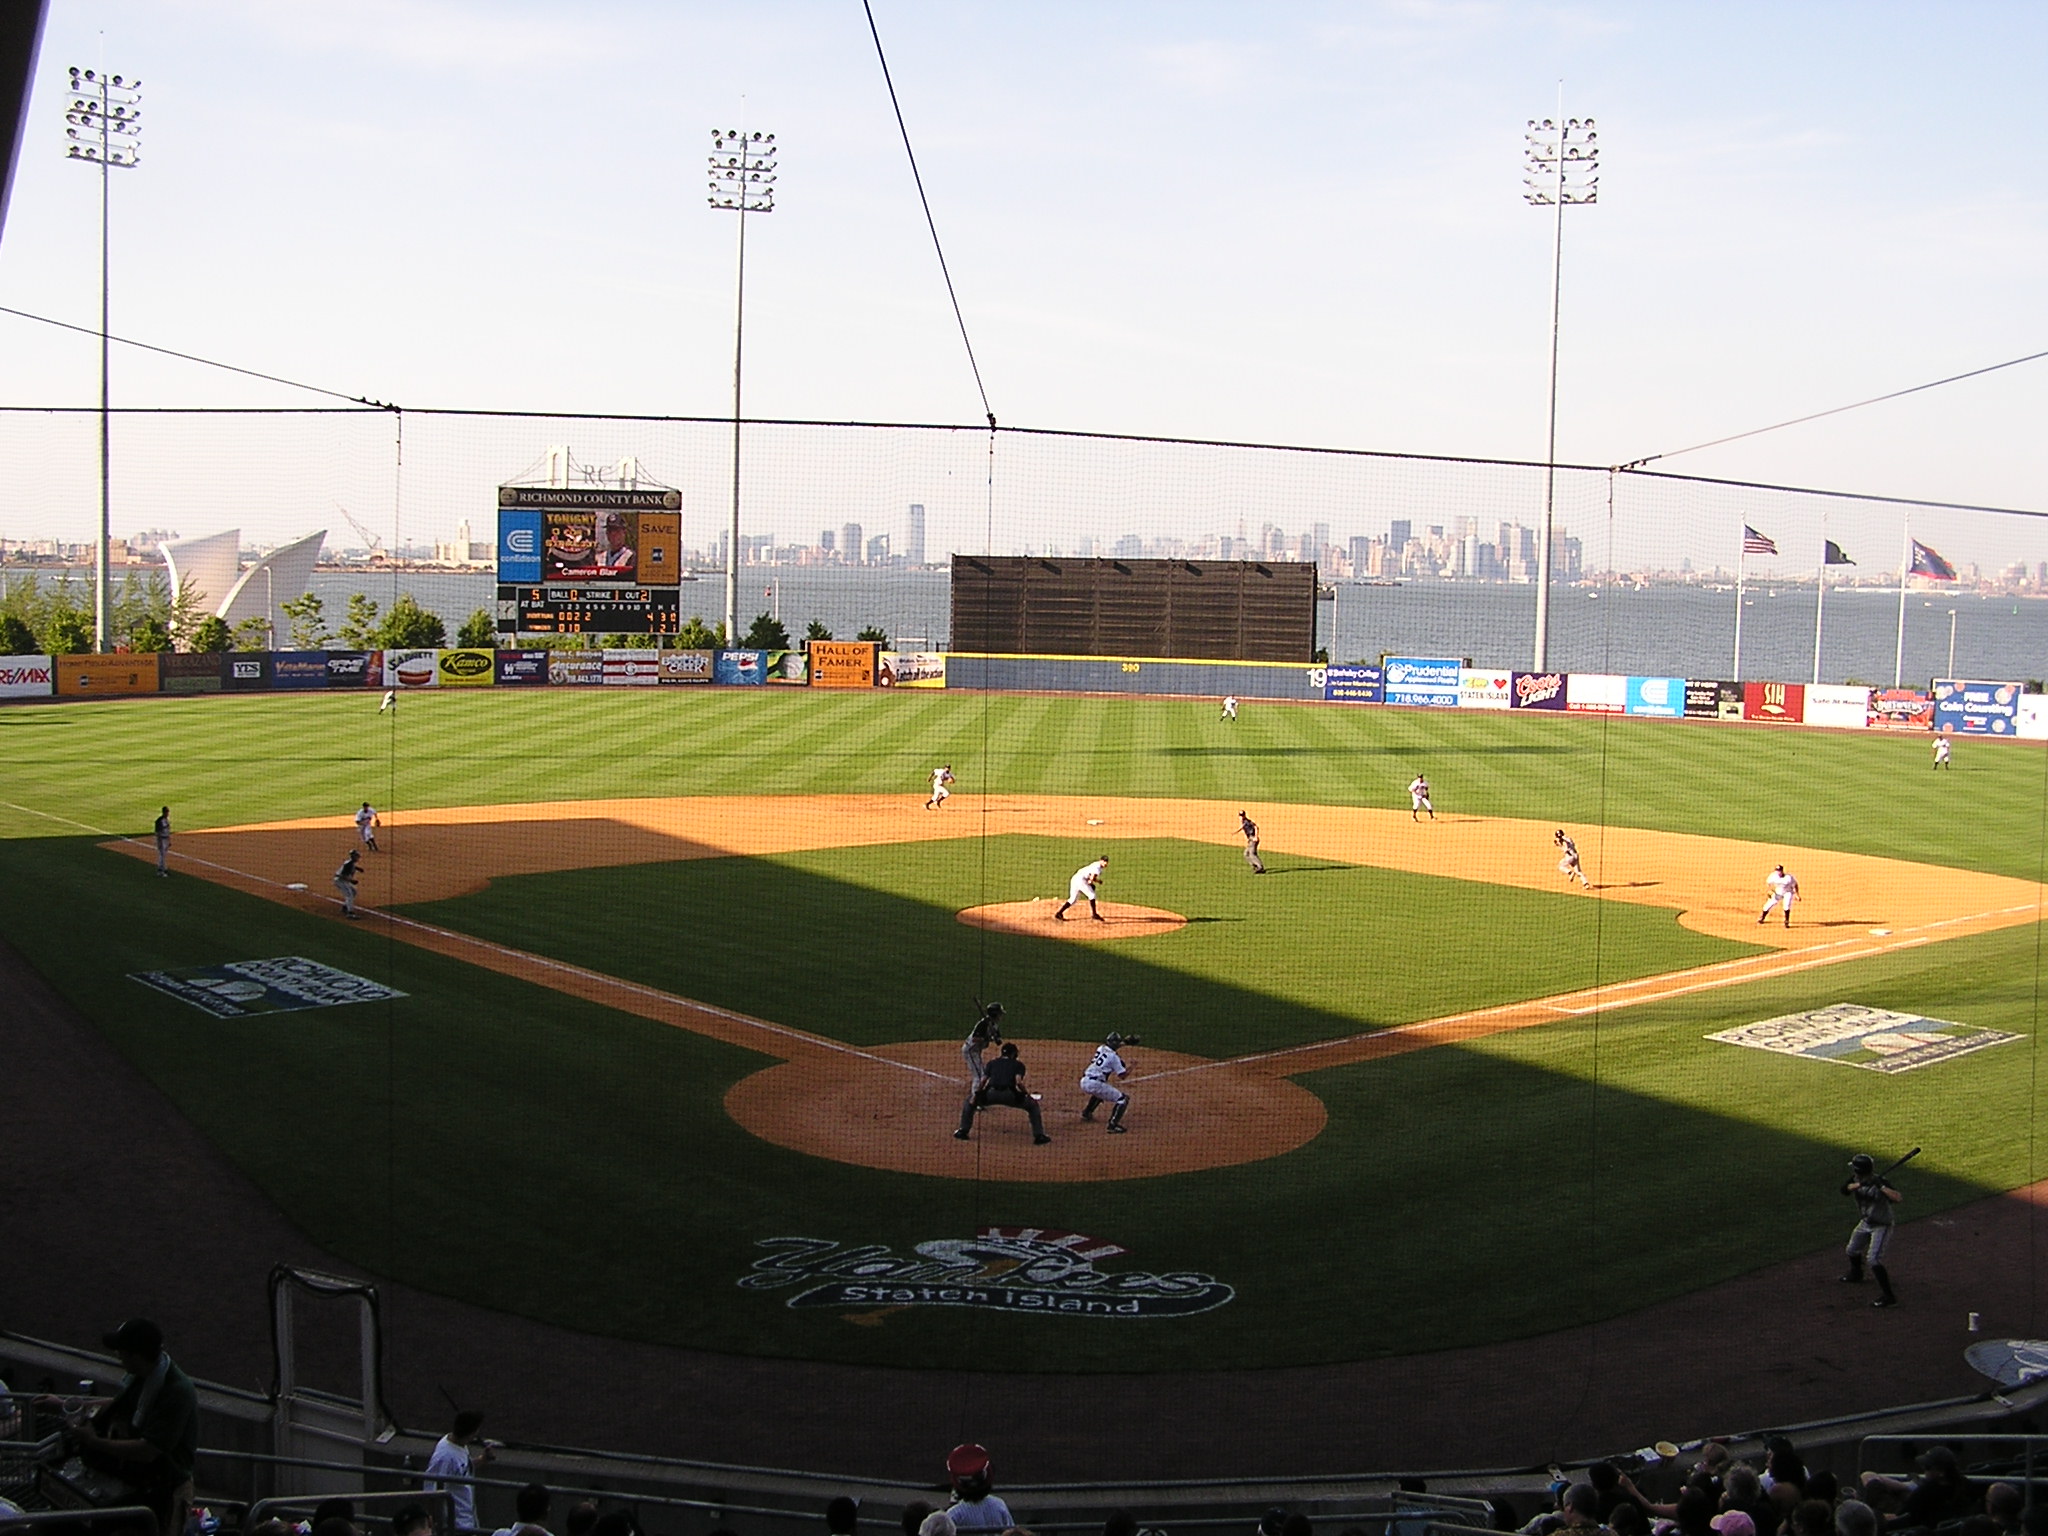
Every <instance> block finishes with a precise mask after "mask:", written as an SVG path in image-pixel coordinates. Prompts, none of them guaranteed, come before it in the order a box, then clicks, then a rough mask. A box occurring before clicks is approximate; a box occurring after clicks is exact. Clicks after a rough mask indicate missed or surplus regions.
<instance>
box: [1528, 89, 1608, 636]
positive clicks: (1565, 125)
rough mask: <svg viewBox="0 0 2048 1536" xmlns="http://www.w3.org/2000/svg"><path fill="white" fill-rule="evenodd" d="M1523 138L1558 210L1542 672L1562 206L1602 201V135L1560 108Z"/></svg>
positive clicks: (1534, 200) (1537, 179)
mask: <svg viewBox="0 0 2048 1536" xmlns="http://www.w3.org/2000/svg"><path fill="white" fill-rule="evenodd" d="M1524 138H1525V139H1526V141H1527V144H1528V159H1527V161H1526V163H1525V166H1524V174H1523V184H1524V186H1525V187H1526V188H1527V190H1526V191H1525V192H1524V194H1523V195H1524V196H1525V197H1526V198H1527V199H1528V200H1529V202H1530V203H1531V204H1532V205H1533V206H1535V207H1539V208H1549V209H1551V210H1553V213H1554V215H1555V232H1554V234H1553V235H1552V237H1551V246H1550V434H1549V437H1548V439H1547V446H1546V448H1545V450H1544V455H1543V532H1542V536H1541V537H1540V538H1539V539H1538V541H1537V549H1536V562H1537V564H1538V565H1539V566H1541V567H1542V569H1541V570H1540V571H1539V572H1538V574H1537V577H1536V646H1535V652H1536V665H1535V670H1536V671H1538V672H1542V671H1546V670H1548V668H1549V666H1550V564H1551V540H1552V538H1553V536H1554V535H1553V529H1554V526H1555V516H1554V514H1555V511H1556V505H1557V331H1558V309H1559V303H1560V300H1561V299H1562V298H1563V295H1564V211H1565V209H1566V208H1570V207H1577V206H1580V205H1583V204H1586V203H1597V202H1599V201H1600V136H1599V134H1598V133H1596V132H1595V131H1594V126H1593V119H1592V118H1590V117H1571V118H1568V117H1566V116H1565V115H1564V114H1563V112H1562V110H1560V111H1559V113H1558V115H1557V116H1556V117H1554V118H1550V117H1546V118H1544V119H1543V120H1542V121H1540V122H1539V121H1537V120H1536V119H1534V118H1532V119H1530V121H1529V127H1528V131H1527V133H1526V134H1525V135H1524Z"/></svg>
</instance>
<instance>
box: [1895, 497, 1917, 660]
mask: <svg viewBox="0 0 2048 1536" xmlns="http://www.w3.org/2000/svg"><path fill="white" fill-rule="evenodd" d="M1905 540H1906V542H1905V543H1904V544H1902V545H1901V546H1900V547H1899V645H1898V649H1897V650H1896V651H1894V652H1893V653H1892V686H1893V687H1894V688H1898V687H1902V686H1904V685H1903V683H1902V682H1901V681H1900V680H1901V679H1902V678H1904V677H1905V675H1906V573H1907V572H1908V571H1910V570H1912V568H1913V515H1912V514H1911V513H1910V512H1909V513H1907V514H1906V532H1905Z"/></svg>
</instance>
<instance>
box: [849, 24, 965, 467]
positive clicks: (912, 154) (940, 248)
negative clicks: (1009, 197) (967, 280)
mask: <svg viewBox="0 0 2048 1536" xmlns="http://www.w3.org/2000/svg"><path fill="white" fill-rule="evenodd" d="M861 9H862V10H863V11H865V12H866V13H867V18H868V35H869V36H871V37H872V38H874V40H875V58H876V59H877V60H879V61H880V63H881V66H882V83H883V84H884V85H886V86H887V87H888V88H889V106H890V107H891V109H892V110H894V112H895V113H896V131H897V132H898V133H900V134H902V135H903V153H904V156H905V158H907V159H908V160H909V161H910V179H911V180H912V181H914V182H916V183H917V201H918V204H919V206H921V207H922V208H923V209H924V223H925V228H927V229H929V230H930V231H931V232H932V249H933V250H934V251H936V252H937V253H938V257H939V276H941V277H943V278H944V279H945V280H946V297H947V298H948V299H950V300H952V303H953V319H954V321H955V323H957V324H958V325H959V327H960V345H962V346H963V347H965V348H966V349H967V366H968V368H969V369H971V370H972V371H973V373H974V387H975V389H976V390H977V391H978V392H979V393H980V395H981V409H982V414H984V415H985V416H987V417H988V429H989V431H991V432H993V431H995V429H996V412H995V407H994V406H992V405H990V404H989V403H988V386H987V385H985V384H983V383H982V381H981V364H979V363H978V362H976V361H975V360H974V342H973V341H972V340H971V339H970V338H969V337H968V335H967V317H966V316H965V315H964V314H962V313H961V312H960V295H959V294H958V293H957V292H955V291H954V288H953V272H952V269H951V268H950V267H948V266H947V265H946V247H945V246H944V245H943V244H942V243H940V240H939V224H938V220H936V219H934V218H933V217H932V200H931V199H930V198H929V197H927V196H925V190H924V176H923V175H922V174H921V173H920V172H919V171H918V168H917V151H916V150H914V149H912V148H911V147H910V127H909V125H908V124H907V123H905V122H904V121H903V103H902V102H900V101H899V100H897V99H896V81H895V78H894V77H893V76H892V75H891V74H890V73H889V55H888V53H887V52H886V51H885V50H884V49H883V47H882V32H881V28H879V27H877V26H876V25H875V8H874V6H873V5H872V4H870V3H869V0H861Z"/></svg>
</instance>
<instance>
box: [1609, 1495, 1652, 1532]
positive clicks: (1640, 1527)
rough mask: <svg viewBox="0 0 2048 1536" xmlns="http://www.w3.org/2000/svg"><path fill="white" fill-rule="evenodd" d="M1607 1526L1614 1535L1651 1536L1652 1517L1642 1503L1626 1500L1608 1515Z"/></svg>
mask: <svg viewBox="0 0 2048 1536" xmlns="http://www.w3.org/2000/svg"><path fill="white" fill-rule="evenodd" d="M1607 1527H1608V1529H1609V1530H1611V1531H1613V1532H1614V1536H1650V1517H1649V1515H1648V1514H1647V1513H1645V1512H1644V1510H1643V1506H1642V1505H1640V1504H1636V1503H1632V1502H1630V1501H1627V1500H1624V1501H1623V1502H1621V1503H1619V1504H1617V1505H1615V1506H1614V1513H1613V1514H1611V1515H1609V1516H1608V1517H1607Z"/></svg>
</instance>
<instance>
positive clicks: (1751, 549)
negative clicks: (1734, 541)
mask: <svg viewBox="0 0 2048 1536" xmlns="http://www.w3.org/2000/svg"><path fill="white" fill-rule="evenodd" d="M1742 552H1743V553H1744V554H1745V555H1775V554H1776V553H1777V552H1778V546H1777V545H1776V544H1774V543H1773V542H1772V541H1771V540H1769V539H1767V538H1765V537H1764V536H1763V535H1762V534H1760V533H1758V532H1757V531H1756V530H1755V529H1754V528H1752V527H1750V526H1749V524H1747V523H1744V524H1743V525H1742Z"/></svg>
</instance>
